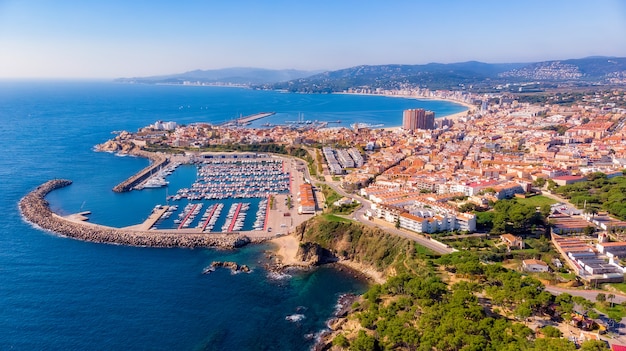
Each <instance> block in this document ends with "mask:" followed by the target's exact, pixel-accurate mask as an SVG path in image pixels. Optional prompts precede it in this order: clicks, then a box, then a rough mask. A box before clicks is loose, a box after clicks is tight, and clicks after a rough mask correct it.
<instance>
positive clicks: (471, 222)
mask: <svg viewBox="0 0 626 351" xmlns="http://www.w3.org/2000/svg"><path fill="white" fill-rule="evenodd" d="M439 205H440V206H438V205H437V203H433V202H428V203H420V202H418V201H411V204H410V206H408V207H409V208H411V210H407V209H406V208H405V206H397V205H395V206H389V205H385V204H373V205H372V214H373V216H375V217H377V218H380V219H383V220H385V221H387V222H391V223H396V222H399V224H400V228H404V229H407V230H411V231H414V232H417V233H436V232H445V231H453V230H458V231H467V232H473V231H475V230H476V216H475V215H474V214H471V213H459V212H456V211H453V210H451V209H450V208H449V207H447V206H445V205H444V204H439Z"/></svg>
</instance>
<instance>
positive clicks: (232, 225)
mask: <svg viewBox="0 0 626 351" xmlns="http://www.w3.org/2000/svg"><path fill="white" fill-rule="evenodd" d="M242 205H243V204H241V203H239V204H237V209H236V210H235V215H233V219H232V221H231V222H230V225H229V226H228V232H229V233H231V232H232V231H233V228H234V227H235V223H237V216H239V211H241V206H242Z"/></svg>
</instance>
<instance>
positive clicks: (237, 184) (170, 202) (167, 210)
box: [142, 155, 293, 233]
mask: <svg viewBox="0 0 626 351" xmlns="http://www.w3.org/2000/svg"><path fill="white" fill-rule="evenodd" d="M179 166H180V167H179ZM288 168H289V167H287V166H286V164H285V161H284V160H282V159H279V158H275V157H271V156H267V155H257V156H255V157H254V158H245V159H243V158H236V157H221V156H220V157H216V158H207V159H204V160H202V161H201V162H196V163H192V164H182V165H181V163H175V162H172V163H171V164H170V165H168V166H167V167H164V168H163V169H161V170H160V171H159V172H157V173H156V174H155V175H154V176H153V177H151V178H148V181H147V182H146V184H147V183H148V182H150V181H151V180H152V179H156V180H154V181H152V182H157V183H166V184H167V188H166V189H158V188H161V187H154V189H151V188H152V187H151V186H145V184H144V186H143V187H142V189H146V190H150V191H152V192H154V191H157V192H162V191H164V190H165V192H166V195H165V198H166V204H165V205H161V204H159V205H156V206H155V207H154V208H153V210H152V213H151V214H150V215H149V217H148V219H147V220H146V222H145V223H144V224H143V227H147V228H150V229H151V230H175V231H181V232H199V233H233V232H240V231H254V232H262V231H267V229H268V227H269V225H268V223H269V218H270V216H269V213H270V210H271V208H270V203H271V201H270V199H271V198H272V197H273V196H278V195H282V196H287V195H288V194H289V192H290V189H291V186H292V184H291V183H292V179H293V177H292V176H291V173H290V172H289V170H288ZM176 189H178V190H176ZM146 190H144V191H146ZM174 190H175V191H176V192H175V194H174V195H168V193H170V192H171V191H174ZM242 200H244V201H242ZM181 203H182V204H181ZM179 206H180V209H179ZM226 209H227V210H226ZM249 213H251V214H253V215H249Z"/></svg>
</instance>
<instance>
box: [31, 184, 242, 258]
mask: <svg viewBox="0 0 626 351" xmlns="http://www.w3.org/2000/svg"><path fill="white" fill-rule="evenodd" d="M70 184H72V181H71V180H66V179H54V180H50V181H47V182H46V183H44V184H42V185H40V186H38V187H37V188H36V189H35V190H33V191H31V192H30V193H28V194H27V195H26V196H24V197H23V198H22V199H21V200H20V202H19V209H20V212H21V213H22V215H23V216H24V218H25V219H26V221H28V222H30V223H32V224H34V225H37V226H39V227H41V228H42V229H45V230H49V231H51V232H54V233H57V234H59V235H63V236H66V237H70V238H74V239H78V240H84V241H90V242H96V243H109V244H120V245H128V246H145V247H183V248H195V247H213V248H224V249H233V248H237V247H241V246H244V245H246V244H248V243H250V242H251V240H250V238H248V237H247V236H242V235H235V234H211V235H206V234H190V233H185V234H180V233H167V232H162V231H136V230H130V229H119V228H113V227H107V226H102V225H96V224H89V223H82V222H75V221H71V220H69V219H67V218H64V217H61V216H59V215H57V214H55V213H54V212H52V210H50V206H49V203H48V202H47V201H46V200H45V196H46V195H47V194H48V193H50V192H51V191H53V190H55V189H59V188H63V187H66V186H69V185H70Z"/></svg>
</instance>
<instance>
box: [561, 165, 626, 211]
mask: <svg viewBox="0 0 626 351" xmlns="http://www.w3.org/2000/svg"><path fill="white" fill-rule="evenodd" d="M588 179H589V180H588V181H585V182H579V183H575V184H570V185H565V186H560V187H557V188H556V189H555V192H556V193H557V194H559V195H561V196H563V197H565V198H567V199H569V201H570V202H571V203H572V204H574V205H576V206H578V207H579V208H582V207H584V206H586V209H587V210H588V211H590V212H589V213H592V214H596V213H598V212H597V211H598V210H604V211H607V212H608V213H610V214H612V215H614V216H616V217H618V218H619V219H621V220H626V177H624V176H618V177H614V178H611V179H607V177H606V175H605V174H603V173H593V174H591V175H589V176H588ZM591 211H595V213H594V212H591Z"/></svg>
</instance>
